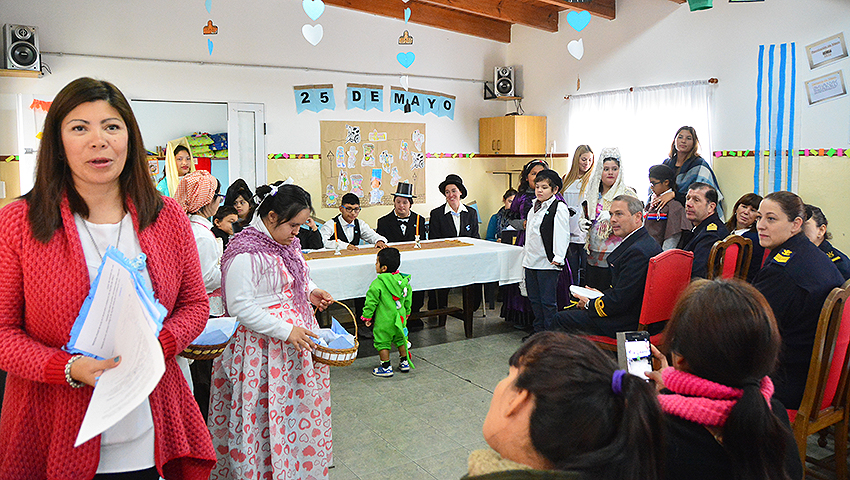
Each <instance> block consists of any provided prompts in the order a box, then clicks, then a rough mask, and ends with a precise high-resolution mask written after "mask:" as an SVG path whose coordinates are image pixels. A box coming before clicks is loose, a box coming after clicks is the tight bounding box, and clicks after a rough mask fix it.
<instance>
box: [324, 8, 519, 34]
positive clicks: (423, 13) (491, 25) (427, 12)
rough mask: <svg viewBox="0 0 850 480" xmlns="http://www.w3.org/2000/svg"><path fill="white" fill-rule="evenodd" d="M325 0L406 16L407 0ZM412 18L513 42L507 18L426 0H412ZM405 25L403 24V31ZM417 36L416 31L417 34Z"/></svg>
mask: <svg viewBox="0 0 850 480" xmlns="http://www.w3.org/2000/svg"><path fill="white" fill-rule="evenodd" d="M324 2H325V4H328V5H334V6H337V7H343V8H349V9H352V10H357V11H360V12H366V13H372V14H375V15H380V16H382V17H390V18H397V19H400V20H404V7H405V4H404V3H396V2H392V3H391V4H390V2H382V1H376V0H324ZM408 5H409V6H410V11H411V15H410V21H411V22H413V23H418V24H421V25H428V26H430V27H436V28H441V29H444V30H449V31H453V32H458V33H465V34H467V35H474V36H476V37H482V38H486V39H488V40H496V41H497V42H504V43H510V42H511V24H510V22H507V21H502V20H496V19H493V18H487V17H482V16H479V15H472V14H469V13H465V12H462V11H458V10H452V9H449V8H444V7H439V6H436V5H430V4H424V3H409V4H408ZM403 30H404V28H402V27H399V32H398V33H399V35H400V34H401V33H402V31H403ZM414 37H415V35H414Z"/></svg>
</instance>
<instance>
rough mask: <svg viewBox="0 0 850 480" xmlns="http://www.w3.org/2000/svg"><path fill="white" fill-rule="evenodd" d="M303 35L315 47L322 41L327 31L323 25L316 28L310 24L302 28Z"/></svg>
mask: <svg viewBox="0 0 850 480" xmlns="http://www.w3.org/2000/svg"><path fill="white" fill-rule="evenodd" d="M301 35H304V38H305V39H306V40H307V41H308V42H310V44H311V45H313V46H314V47H315V46H316V45H318V44H319V42H321V41H322V37H323V36H324V35H325V31H324V29H323V28H322V26H321V25H315V26H314V25H310V24H309V23H308V24H305V25H304V26H303V27H301Z"/></svg>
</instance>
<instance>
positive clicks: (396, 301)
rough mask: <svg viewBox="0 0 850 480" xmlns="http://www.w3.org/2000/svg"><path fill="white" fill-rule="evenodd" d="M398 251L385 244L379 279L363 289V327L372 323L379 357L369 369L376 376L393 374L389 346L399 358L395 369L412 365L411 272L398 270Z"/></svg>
mask: <svg viewBox="0 0 850 480" xmlns="http://www.w3.org/2000/svg"><path fill="white" fill-rule="evenodd" d="M399 265H401V253H399V251H398V249H395V248H392V247H387V248H383V249H381V250H379V251H378V259H377V260H376V261H375V272H377V274H378V278H376V279H375V281H373V282H372V284H371V285H369V291H368V292H366V304H365V305H364V306H363V315H362V317H361V318H362V319H363V321H364V322H366V326H369V325H371V324H372V323H373V322H374V323H375V327H374V328H373V329H372V334H373V335H374V336H375V340H374V342H375V350H377V351H378V355H379V356H380V358H381V364H380V365H379V366H377V367H375V369H373V370H372V375H375V376H376V377H392V376H393V367H392V365H390V349H391V348H392V346H393V345H395V346H396V347H398V354H399V357H400V360H399V364H398V369H399V371H401V372H403V373H406V372H409V371H410V368H411V367H412V366H413V365H412V364H411V362H410V358H409V355H408V352H407V318H408V317H409V316H410V303H411V297H412V295H413V291H412V290H411V288H410V275H407V274H404V273H399V271H398V267H399Z"/></svg>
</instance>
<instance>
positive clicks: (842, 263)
mask: <svg viewBox="0 0 850 480" xmlns="http://www.w3.org/2000/svg"><path fill="white" fill-rule="evenodd" d="M818 248H820V251H821V252H823V253H825V254H826V256H827V257H829V259H830V260H832V264H833V265H835V266H836V267H838V271H839V272H841V276H843V277H844V280H845V281H846V280H850V260H847V255H844V254H843V253H841V250H839V249H837V248H835V247H833V246H832V244H831V243H829V242H828V241H826V240H824V241H823V242H821V244H820V246H819V247H818Z"/></svg>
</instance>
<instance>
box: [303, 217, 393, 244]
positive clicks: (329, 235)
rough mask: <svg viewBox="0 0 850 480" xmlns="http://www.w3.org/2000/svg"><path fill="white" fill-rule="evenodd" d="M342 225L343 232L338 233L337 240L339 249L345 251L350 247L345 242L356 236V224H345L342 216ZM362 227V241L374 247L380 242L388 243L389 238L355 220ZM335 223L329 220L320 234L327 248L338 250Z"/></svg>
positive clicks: (320, 230) (364, 223) (357, 219)
mask: <svg viewBox="0 0 850 480" xmlns="http://www.w3.org/2000/svg"><path fill="white" fill-rule="evenodd" d="M339 219H340V222H339V223H340V224H341V225H342V232H337V238H339V248H340V250H344V249H345V248H347V247H348V243H347V242H346V241H345V240H348V239H349V238H351V237H352V236H354V223H348V224H346V223H343V222H344V221H345V220H343V219H342V215H340V217H339ZM354 221H355V222H357V223H358V224H359V225H360V239H361V240H363V241H364V242H366V243H371V244H372V245H374V244H376V243H378V242H384V243H387V238H386V237H384V236H383V235H379V234H378V232H376V231H374V230H372V227H370V226H369V225H367V224H366V222H364V221H363V220H360V219H359V218H356V219H354ZM335 223H336V222H334V220H333V218H332V219H330V220H328V221H327V222H325V223H324V225H322V228H320V229H319V233H320V234H322V243H324V245H325V248H336V242H335V241H334V224H335Z"/></svg>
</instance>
